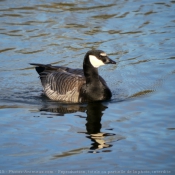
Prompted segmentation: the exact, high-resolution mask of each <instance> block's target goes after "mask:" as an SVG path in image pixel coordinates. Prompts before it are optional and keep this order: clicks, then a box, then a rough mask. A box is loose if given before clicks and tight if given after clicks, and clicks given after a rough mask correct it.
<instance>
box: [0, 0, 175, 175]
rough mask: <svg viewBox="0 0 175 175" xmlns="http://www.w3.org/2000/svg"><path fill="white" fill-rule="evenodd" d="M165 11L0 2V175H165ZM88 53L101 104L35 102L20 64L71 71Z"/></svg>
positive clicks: (168, 21)
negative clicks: (102, 61) (95, 60)
mask: <svg viewBox="0 0 175 175" xmlns="http://www.w3.org/2000/svg"><path fill="white" fill-rule="evenodd" d="M174 10H175V1H173V0H171V1H170V0H167V1H158V0H154V1H136V0H130V1H116V0H111V1H105V0H103V1H98V0H92V1H78V0H71V1H69V2H68V1H56V0H51V1H34V0H30V1H20V0H15V1H10V0H3V1H0V63H1V64H0V133H1V135H0V174H34V173H35V174H174V173H175V171H174V169H175V163H174V162H175V139H174V138H175V124H174V123H175V116H174V114H175V88H174V82H175V49H174V46H175V13H174ZM90 49H101V50H104V51H105V52H106V53H107V54H108V55H109V57H110V58H111V59H113V60H115V61H116V62H117V64H116V65H107V66H104V67H101V68H99V72H100V75H101V76H102V77H104V79H105V80H106V82H107V84H108V85H109V87H110V88H111V90H112V93H113V97H112V99H111V101H108V102H101V103H100V102H98V103H89V104H64V103H62V102H54V101H51V100H49V99H48V98H47V97H45V96H44V95H43V94H42V86H41V83H40V80H39V78H38V75H37V73H36V71H35V70H34V68H33V67H32V66H30V65H29V63H32V62H34V63H45V64H48V63H49V64H50V63H51V64H53V65H62V66H68V67H72V68H75V67H77V68H81V67H82V62H83V58H84V55H85V53H86V52H87V51H88V50H90Z"/></svg>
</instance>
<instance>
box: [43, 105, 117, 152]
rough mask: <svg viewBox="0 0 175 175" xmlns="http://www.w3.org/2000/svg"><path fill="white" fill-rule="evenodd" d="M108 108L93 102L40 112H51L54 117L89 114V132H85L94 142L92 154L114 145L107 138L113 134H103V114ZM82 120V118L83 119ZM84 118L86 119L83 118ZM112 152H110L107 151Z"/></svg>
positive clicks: (50, 108) (62, 106)
mask: <svg viewBox="0 0 175 175" xmlns="http://www.w3.org/2000/svg"><path fill="white" fill-rule="evenodd" d="M106 108H108V107H107V106H105V105H104V104H103V103H102V102H91V103H88V104H86V105H79V104H75V105H60V106H52V107H51V106H49V108H47V107H46V106H45V107H44V108H42V109H40V111H46V112H51V113H53V115H57V116H63V115H64V114H68V113H75V112H78V111H80V112H85V111H86V114H87V117H86V120H87V123H86V124H85V126H86V130H87V132H85V133H86V134H87V135H88V136H87V138H89V139H91V141H92V142H93V143H92V144H91V145H92V146H91V147H90V150H93V151H89V152H90V153H95V152H96V151H97V150H99V149H103V148H108V147H111V146H112V145H110V144H108V143H106V141H105V138H106V137H107V136H113V135H115V134H113V133H103V132H101V131H100V130H101V128H102V124H101V118H102V116H103V112H104V111H105V110H106ZM80 117H81V116H80ZM81 118H82V117H81ZM83 118H84V117H83ZM107 151H110V150H106V152H107Z"/></svg>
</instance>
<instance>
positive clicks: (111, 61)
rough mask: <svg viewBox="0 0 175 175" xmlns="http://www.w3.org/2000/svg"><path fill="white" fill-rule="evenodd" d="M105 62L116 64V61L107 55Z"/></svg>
mask: <svg viewBox="0 0 175 175" xmlns="http://www.w3.org/2000/svg"><path fill="white" fill-rule="evenodd" d="M106 64H116V62H115V61H113V60H111V59H110V58H109V57H108V59H107V62H106Z"/></svg>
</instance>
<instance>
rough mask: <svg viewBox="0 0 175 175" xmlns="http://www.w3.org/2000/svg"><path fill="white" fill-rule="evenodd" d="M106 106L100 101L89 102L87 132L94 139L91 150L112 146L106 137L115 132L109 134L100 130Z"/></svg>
mask: <svg viewBox="0 0 175 175" xmlns="http://www.w3.org/2000/svg"><path fill="white" fill-rule="evenodd" d="M106 108H107V107H106V106H104V105H103V104H102V103H100V102H93V103H89V104H88V106H87V111H86V113H87V118H86V120H87V123H86V130H87V134H89V136H87V137H88V138H90V139H91V140H92V141H93V143H92V147H91V148H90V149H91V150H97V149H102V148H108V147H110V146H112V145H110V144H107V143H106V141H105V137H106V136H111V135H115V134H108V133H103V132H101V131H100V130H101V127H102V125H101V118H102V116H103V111H105V109H106Z"/></svg>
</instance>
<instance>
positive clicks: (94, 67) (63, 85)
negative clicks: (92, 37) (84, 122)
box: [30, 50, 116, 103]
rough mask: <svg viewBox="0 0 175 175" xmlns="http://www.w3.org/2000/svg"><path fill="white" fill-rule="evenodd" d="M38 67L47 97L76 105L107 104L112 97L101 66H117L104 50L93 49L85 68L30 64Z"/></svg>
mask: <svg viewBox="0 0 175 175" xmlns="http://www.w3.org/2000/svg"><path fill="white" fill-rule="evenodd" d="M30 64H31V65H33V66H35V69H36V71H37V73H38V74H39V78H40V80H41V84H42V86H43V90H44V93H45V95H46V96H47V97H48V98H49V99H51V100H54V101H64V102H73V103H82V102H92V101H105V100H110V99H111V97H112V93H111V90H110V89H109V87H108V86H107V84H106V82H105V80H104V79H103V78H102V77H101V76H100V75H99V74H98V67H100V66H103V65H105V64H116V62H115V61H113V60H111V59H110V58H109V57H108V56H107V54H106V53H105V52H104V51H102V50H90V51H88V52H87V53H86V54H85V56H84V61H83V69H72V68H68V67H62V66H52V65H51V64H37V63H30Z"/></svg>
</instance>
